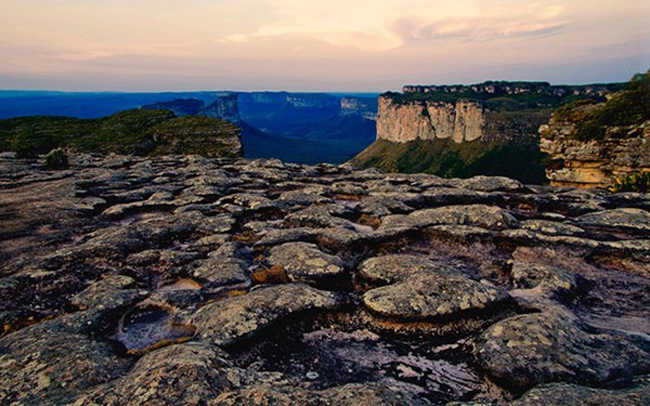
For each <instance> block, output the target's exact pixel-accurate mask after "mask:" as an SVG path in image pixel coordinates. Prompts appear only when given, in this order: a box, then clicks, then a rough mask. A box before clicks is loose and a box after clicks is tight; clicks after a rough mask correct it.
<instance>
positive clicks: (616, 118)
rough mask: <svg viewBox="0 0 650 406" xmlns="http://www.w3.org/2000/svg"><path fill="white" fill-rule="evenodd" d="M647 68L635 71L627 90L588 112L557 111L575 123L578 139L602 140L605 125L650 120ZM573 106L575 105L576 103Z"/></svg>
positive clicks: (649, 84)
mask: <svg viewBox="0 0 650 406" xmlns="http://www.w3.org/2000/svg"><path fill="white" fill-rule="evenodd" d="M649 106H650V70H649V71H648V72H646V73H645V74H637V75H635V76H634V77H633V78H632V80H631V81H630V82H629V83H628V85H627V89H626V90H625V91H623V92H620V93H617V94H614V95H613V96H612V97H611V99H610V100H608V101H607V103H605V104H603V105H601V106H597V107H595V108H593V109H591V110H590V111H588V112H584V113H580V109H575V110H573V111H562V110H561V111H559V112H558V113H559V114H561V115H564V116H566V117H568V118H569V119H570V120H571V121H573V122H575V123H576V138H578V139H580V140H591V139H602V138H603V137H605V134H606V129H607V127H612V126H627V125H632V124H640V123H642V122H644V121H646V120H650V107H649ZM574 107H578V106H577V105H576V106H574Z"/></svg>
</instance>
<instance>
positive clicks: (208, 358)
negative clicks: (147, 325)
mask: <svg viewBox="0 0 650 406" xmlns="http://www.w3.org/2000/svg"><path fill="white" fill-rule="evenodd" d="M226 358H227V354H225V353H223V351H221V350H219V349H218V348H216V347H214V346H212V345H210V344H208V343H185V344H177V345H172V346H169V347H165V348H162V349H160V350H157V351H154V352H152V353H149V354H147V355H145V356H144V357H142V358H141V359H140V360H138V362H137V363H136V364H135V366H134V367H133V368H132V369H131V370H130V371H129V373H128V374H126V375H124V376H123V377H122V378H120V379H118V380H116V381H113V382H111V383H110V384H108V385H106V387H101V388H98V389H95V390H93V391H91V392H90V393H88V394H85V395H84V396H82V397H80V398H79V399H77V400H76V402H75V403H74V404H73V405H74V406H82V405H88V404H101V405H107V406H122V405H124V406H136V405H145V404H146V405H161V406H162V405H172V404H178V405H181V404H182V405H196V406H198V405H204V404H205V403H206V402H207V401H209V400H210V399H215V398H216V397H217V396H218V395H219V394H220V393H221V392H222V391H224V390H225V389H228V388H229V387H230V386H231V383H230V382H229V380H228V369H229V368H231V367H232V365H231V364H230V363H229V362H228V361H227V360H226Z"/></svg>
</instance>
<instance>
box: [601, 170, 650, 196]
mask: <svg viewBox="0 0 650 406" xmlns="http://www.w3.org/2000/svg"><path fill="white" fill-rule="evenodd" d="M610 190H611V191H612V192H637V193H650V172H637V173H633V174H631V175H628V176H623V177H621V178H618V179H616V182H614V185H613V186H612V187H611V189H610Z"/></svg>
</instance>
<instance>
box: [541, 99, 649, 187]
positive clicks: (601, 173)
mask: <svg viewBox="0 0 650 406" xmlns="http://www.w3.org/2000/svg"><path fill="white" fill-rule="evenodd" d="M593 107H596V105H594V106H593ZM583 108H584V107H583ZM540 135H541V141H540V149H541V150H542V151H543V152H545V153H547V154H549V155H550V157H551V159H552V163H551V164H550V166H549V168H548V170H547V176H548V178H549V179H550V180H551V184H552V185H555V186H573V187H586V188H589V187H609V186H611V185H612V184H613V183H614V182H615V181H616V179H618V178H621V177H624V176H626V175H630V174H632V173H635V172H650V121H646V122H644V123H641V124H636V125H630V126H624V127H609V128H607V129H606V134H605V137H604V138H599V139H591V140H589V139H587V140H583V139H579V138H577V137H576V123H574V122H571V121H568V120H565V119H563V117H561V116H558V115H556V116H555V117H553V119H552V120H551V121H550V123H549V124H548V125H544V126H542V127H540Z"/></svg>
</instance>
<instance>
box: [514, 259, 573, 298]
mask: <svg viewBox="0 0 650 406" xmlns="http://www.w3.org/2000/svg"><path fill="white" fill-rule="evenodd" d="M511 277H512V282H513V285H514V286H515V287H516V288H519V289H533V288H536V287H538V286H539V288H540V289H541V290H543V291H547V292H549V293H551V294H562V295H567V294H569V293H571V292H572V291H574V290H575V289H576V288H577V286H578V279H577V277H576V276H575V275H573V274H572V273H570V272H567V271H564V270H562V269H559V268H556V267H553V266H549V265H544V264H534V263H528V262H521V261H515V262H514V263H513V266H512V271H511Z"/></svg>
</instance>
